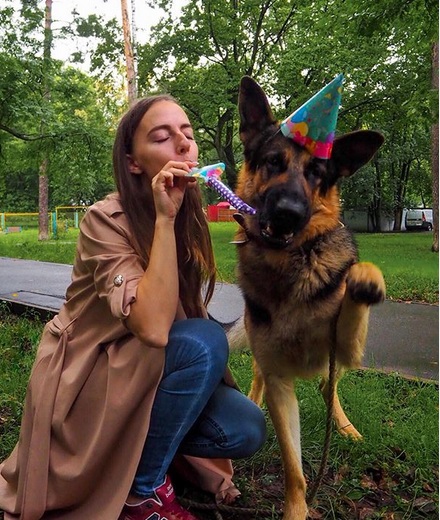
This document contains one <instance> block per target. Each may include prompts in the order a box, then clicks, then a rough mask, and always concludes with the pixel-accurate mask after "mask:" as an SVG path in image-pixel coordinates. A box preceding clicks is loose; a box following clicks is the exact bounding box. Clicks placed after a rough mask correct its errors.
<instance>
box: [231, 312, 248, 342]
mask: <svg viewBox="0 0 440 520" xmlns="http://www.w3.org/2000/svg"><path fill="white" fill-rule="evenodd" d="M227 337H228V342H229V350H242V349H244V348H248V347H249V340H248V336H247V334H246V329H245V326H244V316H242V317H241V318H238V320H237V321H235V322H234V324H233V325H232V326H231V328H230V329H229V330H228V332H227Z"/></svg>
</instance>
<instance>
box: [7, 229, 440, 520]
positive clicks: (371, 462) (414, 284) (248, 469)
mask: <svg viewBox="0 0 440 520" xmlns="http://www.w3.org/2000/svg"><path fill="white" fill-rule="evenodd" d="M235 227H236V225H235V224H234V223H215V224H211V225H210V228H211V232H212V237H213V243H214V250H215V256H216V259H217V264H218V270H219V278H220V279H221V280H223V281H226V282H231V283H233V282H235V274H234V273H235V263H236V258H235V249H234V246H233V245H231V244H230V243H229V242H230V241H231V240H232V239H233V235H234V230H235ZM77 235H78V232H77V231H76V230H70V231H69V232H67V233H64V234H63V235H60V236H59V238H58V239H57V240H50V241H48V242H42V243H40V242H38V240H37V236H36V232H35V231H23V232H22V233H17V234H9V235H0V256H10V257H16V258H27V259H33V260H43V261H51V262H58V263H67V264H71V263H73V259H74V254H75V243H76V238H77ZM357 240H358V244H359V250H360V258H361V260H366V261H372V262H374V263H376V264H377V265H378V266H379V267H380V268H381V269H382V271H383V273H384V276H385V279H386V282H387V289H388V297H389V298H392V299H395V300H411V301H423V302H428V303H434V304H435V303H438V255H437V254H434V253H432V252H431V242H432V234H431V233H395V234H394V233H387V234H377V235H367V234H359V235H357ZM42 327H43V324H42V323H41V322H39V321H38V319H37V318H36V317H33V316H27V317H17V316H13V315H11V314H10V313H9V312H8V310H7V308H6V307H1V306H0V439H1V441H0V460H2V459H3V458H5V457H6V456H7V455H8V454H9V453H10V451H11V450H12V448H13V446H14V444H15V442H16V440H17V438H18V432H19V424H20V418H21V413H22V406H23V401H24V395H25V390H26V384H27V380H28V377H29V374H30V370H31V367H32V363H33V359H34V356H35V350H36V347H37V344H38V341H39V337H40V334H41V331H42ZM231 368H232V370H233V372H234V375H235V377H236V379H237V381H238V383H239V385H240V387H241V388H242V389H243V391H244V392H246V393H247V391H248V389H249V386H250V380H251V356H250V353H249V352H247V351H244V352H236V353H233V354H232V355H231ZM317 386H318V384H317V381H316V380H313V381H298V384H297V394H298V398H299V402H300V410H301V427H302V437H303V459H304V470H305V473H306V475H307V477H308V479H309V480H310V481H313V479H314V477H315V475H316V471H317V468H318V466H319V460H320V456H321V452H322V446H323V439H324V430H325V408H324V404H323V401H322V399H321V397H320V395H319V392H318V390H317ZM339 387H340V397H341V401H342V402H343V405H344V407H345V409H346V411H347V413H348V415H349V416H350V419H351V420H352V421H353V423H354V424H355V425H356V427H357V428H358V429H359V431H361V433H362V434H363V435H364V441H362V442H352V441H350V440H347V439H344V438H342V437H340V436H338V435H333V437H332V441H331V446H330V456H329V464H328V468H327V471H326V473H325V477H324V480H323V483H322V485H321V488H320V490H319V492H318V496H317V501H316V503H315V504H314V507H313V508H312V509H311V514H312V517H313V518H314V519H323V520H324V519H325V520H326V519H329V520H330V519H332V520H336V519H337V520H354V519H358V518H359V519H360V518H362V519H365V520H367V519H376V518H377V519H379V518H383V519H388V520H419V519H420V520H421V519H426V518H433V519H434V518H438V513H439V511H438V457H439V453H438V445H439V439H438V387H437V385H435V384H432V383H426V382H422V381H409V380H406V379H403V378H402V377H400V376H398V375H396V374H391V375H385V374H381V373H378V372H375V371H354V372H351V373H349V374H347V375H346V376H345V377H344V378H343V379H342V381H341V383H340V385H339ZM268 428H269V436H268V441H267V443H266V445H265V447H264V449H262V450H261V451H260V452H259V453H258V454H256V455H255V456H254V457H252V458H250V459H246V460H243V461H237V462H236V463H235V468H236V475H235V482H236V484H237V485H238V486H239V488H240V489H241V490H242V492H243V503H244V505H246V506H248V507H259V508H262V509H264V510H265V511H266V512H265V513H264V514H263V513H262V512H260V513H258V515H256V516H254V517H253V518H258V519H259V520H263V518H272V519H273V520H275V519H276V520H278V519H279V518H280V514H279V510H280V507H281V505H282V500H283V484H282V482H283V481H282V467H281V459H280V454H279V449H278V445H277V442H276V439H275V436H274V433H273V430H272V427H271V423H270V421H269V420H268ZM269 511H271V512H270V513H269ZM199 516H200V518H206V519H208V518H211V517H208V516H203V513H202V514H201V515H199ZM223 517H224V519H225V520H227V519H229V518H230V519H231V520H232V519H233V518H237V517H236V516H234V515H231V514H229V516H226V514H224V516H223ZM0 518H1V512H0Z"/></svg>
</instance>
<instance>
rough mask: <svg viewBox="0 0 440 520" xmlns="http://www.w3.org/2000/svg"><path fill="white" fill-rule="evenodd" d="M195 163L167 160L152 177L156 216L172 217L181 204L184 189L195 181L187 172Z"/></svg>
mask: <svg viewBox="0 0 440 520" xmlns="http://www.w3.org/2000/svg"><path fill="white" fill-rule="evenodd" d="M196 164H197V163H195V162H192V161H182V162H179V161H169V162H167V163H166V164H165V166H164V167H163V168H162V169H161V170H160V172H159V173H158V174H156V175H155V176H154V177H153V180H152V181H151V187H152V190H153V197H154V205H155V208H156V217H160V216H163V217H166V218H169V219H174V218H175V217H176V215H177V213H178V212H179V209H180V206H181V205H182V201H183V197H184V195H185V191H186V189H187V188H188V187H192V186H194V183H195V182H197V179H196V178H195V177H189V176H188V175H187V174H188V173H189V171H190V170H191V168H193V167H194V166H195V165H196Z"/></svg>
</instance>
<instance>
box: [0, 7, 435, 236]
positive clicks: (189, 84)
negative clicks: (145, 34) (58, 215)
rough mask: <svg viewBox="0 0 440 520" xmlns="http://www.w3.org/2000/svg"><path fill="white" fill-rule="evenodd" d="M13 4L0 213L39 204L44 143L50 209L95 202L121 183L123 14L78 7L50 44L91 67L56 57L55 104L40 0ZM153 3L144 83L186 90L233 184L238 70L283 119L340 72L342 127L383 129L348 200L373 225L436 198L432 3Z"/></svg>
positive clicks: (5, 55)
mask: <svg viewBox="0 0 440 520" xmlns="http://www.w3.org/2000/svg"><path fill="white" fill-rule="evenodd" d="M17 4H18V0H16V1H15V2H14V3H13V2H12V1H11V0H8V1H7V2H6V3H5V6H4V7H2V8H0V67H1V69H2V77H1V78H0V100H3V101H2V102H1V103H0V153H2V159H3V160H2V163H1V164H0V209H2V210H8V209H9V210H12V209H13V210H24V209H31V208H32V209H36V208H35V203H36V197H37V194H36V191H35V190H36V186H35V180H31V179H32V176H35V177H37V176H38V168H39V165H40V164H41V157H42V156H43V154H45V153H46V152H48V153H50V157H51V160H50V164H49V180H50V188H51V199H50V204H51V206H54V205H56V204H70V203H71V202H73V201H75V202H80V201H94V200H96V199H97V198H100V197H101V196H102V195H103V194H104V193H105V192H107V191H110V190H111V189H112V187H113V183H112V180H111V176H110V171H111V167H110V149H111V140H112V135H113V131H114V127H115V123H116V121H117V119H118V118H119V116H120V114H121V112H122V111H123V110H124V108H125V107H126V100H125V99H124V94H123V92H124V88H123V82H124V80H123V77H124V74H123V37H122V30H121V27H120V24H119V23H118V22H117V20H115V19H111V20H104V19H103V18H102V17H99V16H97V15H90V16H88V17H86V18H84V17H82V16H80V14H79V13H77V12H74V13H73V22H72V23H71V24H69V25H68V26H67V25H66V26H64V27H61V28H60V30H59V32H57V33H55V34H54V40H53V42H54V45H57V42H58V41H59V39H60V38H70V39H72V40H73V39H76V42H77V47H78V49H79V50H78V51H76V52H75V53H74V54H73V55H72V59H71V63H74V64H81V66H82V67H83V70H85V68H86V67H87V66H88V67H89V73H84V72H79V71H78V70H77V69H73V68H71V67H69V66H68V65H67V64H66V63H60V62H57V61H56V60H51V62H50V64H49V65H50V67H49V74H48V76H47V79H48V82H49V83H48V87H49V88H50V91H51V92H52V93H53V94H52V97H51V99H50V100H49V101H48V100H45V99H44V95H43V94H44V88H43V85H44V82H43V76H42V68H43V48H42V47H43V46H42V41H43V33H42V20H43V14H44V13H43V11H44V2H43V1H42V0H33V1H32V2H28V1H27V2H21V4H22V8H21V9H15V8H14V6H15V5H17ZM152 5H153V4H152ZM154 8H156V9H162V10H163V13H164V15H163V18H162V20H161V21H160V23H159V24H158V25H157V26H156V27H155V28H153V31H152V36H151V38H150V39H149V41H148V42H147V43H145V44H143V45H138V47H137V56H138V78H137V79H138V84H139V89H140V91H141V92H142V94H147V93H151V92H157V91H167V92H170V93H171V94H173V95H174V96H175V97H176V98H178V99H179V100H180V102H181V103H182V105H183V106H184V107H185V108H186V109H187V111H188V114H189V116H190V118H191V120H192V122H193V124H194V126H195V128H196V135H197V139H198V142H199V144H200V151H201V153H200V161H201V162H206V163H208V162H215V161H217V160H222V161H224V162H225V163H226V166H227V181H228V184H229V185H230V186H232V187H234V185H235V180H236V174H237V170H238V169H239V167H240V164H241V161H242V146H241V143H240V140H239V136H238V112H237V96H238V85H239V82H240V78H241V77H242V76H243V75H245V74H248V75H252V76H253V77H255V78H256V79H257V80H258V81H259V82H260V83H261V85H262V86H263V87H264V89H265V91H266V92H267V93H268V95H269V98H270V101H271V104H272V105H273V107H274V111H275V113H276V115H277V117H280V118H281V117H283V116H285V115H286V114H287V113H290V112H291V111H293V110H294V109H295V108H296V107H298V106H299V105H300V104H301V103H303V102H304V101H305V100H306V99H307V98H308V97H310V96H311V95H313V94H314V93H315V92H316V91H317V90H319V89H320V88H321V87H322V86H323V85H324V84H325V83H327V82H328V81H329V80H330V79H331V78H332V77H333V76H334V75H335V74H337V73H339V72H343V73H344V74H345V77H346V82H345V86H344V95H343V105H342V107H341V111H340V117H339V123H338V132H339V133H342V132H347V131H351V130H354V129H358V128H374V129H378V130H380V131H381V132H382V133H383V134H384V136H385V138H386V142H385V145H384V146H383V148H382V149H381V151H380V153H379V154H378V156H377V158H376V160H375V161H374V162H373V163H372V164H370V165H369V166H367V167H366V168H364V169H363V170H362V171H361V172H359V173H358V174H357V175H356V176H355V177H353V178H352V179H347V180H346V182H344V183H343V185H342V200H343V203H344V206H345V207H346V208H347V209H348V208H360V207H362V208H368V209H369V211H370V214H371V218H372V221H373V222H376V223H377V226H378V225H379V224H378V223H379V222H380V218H379V215H380V213H381V212H386V213H394V214H395V221H396V225H397V226H398V224H399V218H400V213H399V212H400V211H401V210H402V208H403V207H408V206H418V205H426V206H430V205H431V203H432V194H431V166H430V161H429V157H430V133H429V129H430V125H431V123H432V122H433V121H435V120H436V119H437V117H438V114H437V104H438V103H437V101H436V93H434V92H433V91H432V89H431V83H430V82H431V76H430V74H431V46H432V43H433V42H434V41H436V40H437V39H438V35H437V28H438V10H437V7H436V5H435V3H434V2H433V1H432V0H411V1H409V2H404V3H402V2H400V1H399V0H392V1H391V2H390V1H388V0H378V2H374V3H371V2H370V1H369V0H353V1H351V2H340V1H338V0H317V1H316V2H313V3H307V2H305V3H304V2H303V3H298V2H295V1H294V0H289V1H282V0H243V1H241V2H237V1H236V0H216V1H215V2H214V1H213V0H209V1H207V2H200V1H198V0H188V1H187V2H186V4H185V5H184V7H183V9H182V13H181V15H180V17H179V18H175V15H174V14H173V13H174V9H173V2H163V1H161V2H155V3H154ZM78 42H80V43H81V45H79V44H78ZM42 121H44V125H45V126H44V128H45V131H44V133H43V134H42V132H41V122H42ZM24 177H25V178H26V179H29V182H26V183H24V182H22V180H21V179H23V178H24ZM207 195H208V197H210V195H209V193H208V194H207ZM32 206H34V207H32ZM378 229H379V228H378Z"/></svg>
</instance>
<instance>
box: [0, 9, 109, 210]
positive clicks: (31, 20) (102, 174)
mask: <svg viewBox="0 0 440 520" xmlns="http://www.w3.org/2000/svg"><path fill="white" fill-rule="evenodd" d="M38 13H40V15H41V12H40V11H38V10H37V11H34V10H29V9H23V10H22V11H21V13H18V12H15V11H14V10H13V9H12V8H4V9H1V10H0V19H1V20H2V22H3V24H2V26H1V29H0V44H1V47H0V67H1V69H2V77H1V78H0V99H2V100H3V102H2V103H1V104H0V147H1V148H0V150H1V153H2V156H3V160H2V162H1V164H0V207H1V208H2V210H3V211H14V210H15V211H24V210H33V211H35V210H36V206H37V204H36V201H37V200H38V190H37V186H38V182H37V181H38V172H39V167H40V164H41V160H42V157H43V156H46V154H49V157H50V162H49V168H48V175H49V179H50V185H51V197H50V204H51V206H52V207H54V206H56V205H59V204H67V203H80V202H82V201H84V202H86V201H90V200H96V199H97V198H99V197H101V196H102V195H103V194H104V193H107V192H108V191H110V189H112V186H113V182H112V179H111V167H110V163H109V161H110V150H111V132H110V128H111V126H110V123H111V122H112V121H111V120H109V119H108V117H106V116H105V113H104V111H103V109H102V106H101V104H100V101H99V96H98V93H97V90H96V88H95V84H94V80H93V79H92V78H91V77H89V76H87V75H86V74H84V73H81V72H80V71H79V70H77V69H74V68H68V67H64V65H63V63H61V62H59V61H56V60H51V61H50V63H49V73H48V75H47V77H46V79H45V80H44V81H43V58H42V49H41V41H40V39H39V36H40V34H39V31H40V27H39V22H40V21H41V16H40V18H37V14H38ZM17 20H18V21H19V23H17ZM45 81H47V82H48V89H49V91H50V93H51V94H50V99H47V97H46V96H45V86H44V85H45ZM43 122H44V125H43ZM23 177H25V178H29V179H30V180H29V182H26V183H24V182H23V181H24V180H25V179H23Z"/></svg>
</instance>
